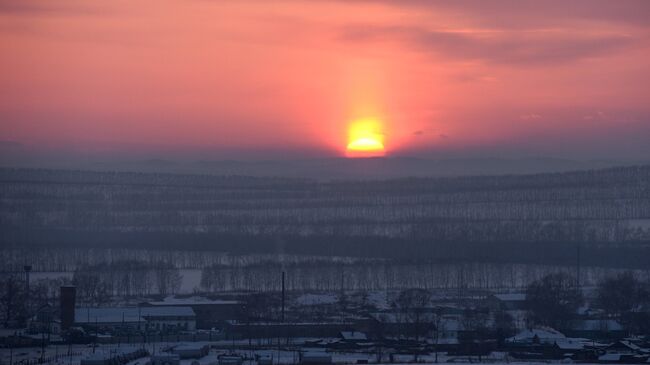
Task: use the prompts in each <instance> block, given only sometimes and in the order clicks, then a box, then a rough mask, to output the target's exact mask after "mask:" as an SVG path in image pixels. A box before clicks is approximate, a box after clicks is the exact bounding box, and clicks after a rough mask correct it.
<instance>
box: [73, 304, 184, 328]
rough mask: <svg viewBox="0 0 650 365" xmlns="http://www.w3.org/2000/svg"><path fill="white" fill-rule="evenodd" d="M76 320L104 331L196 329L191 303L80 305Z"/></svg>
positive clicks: (85, 325) (79, 324)
mask: <svg viewBox="0 0 650 365" xmlns="http://www.w3.org/2000/svg"><path fill="white" fill-rule="evenodd" d="M74 324H75V326H79V327H84V328H92V329H95V330H99V331H102V332H133V331H139V330H148V331H163V332H169V331H172V332H174V331H181V330H184V331H194V330H195V329H196V315H195V314H194V311H193V310H192V308H190V307H160V308H157V307H106V308H77V309H76V310H75V317H74Z"/></svg>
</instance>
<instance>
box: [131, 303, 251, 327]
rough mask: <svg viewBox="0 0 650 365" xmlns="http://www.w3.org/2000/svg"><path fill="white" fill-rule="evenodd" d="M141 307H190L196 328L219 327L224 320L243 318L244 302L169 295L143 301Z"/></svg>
mask: <svg viewBox="0 0 650 365" xmlns="http://www.w3.org/2000/svg"><path fill="white" fill-rule="evenodd" d="M140 306H141V307H143V308H145V307H179V306H180V307H190V308H192V310H193V311H194V313H195V314H196V325H197V327H196V328H200V329H210V328H213V327H219V326H220V325H221V324H222V323H223V322H224V321H228V320H238V319H243V318H244V317H243V307H244V306H243V303H242V302H240V301H237V300H221V299H209V298H205V297H198V296H192V297H187V298H182V297H174V296H169V297H166V298H164V299H163V300H159V301H152V302H146V303H142V304H141V305H140Z"/></svg>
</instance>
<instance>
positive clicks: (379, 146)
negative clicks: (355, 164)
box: [347, 119, 384, 157]
mask: <svg viewBox="0 0 650 365" xmlns="http://www.w3.org/2000/svg"><path fill="white" fill-rule="evenodd" d="M347 153H348V156H349V157H373V156H383V155H384V135H383V134H382V132H381V125H380V124H379V123H378V122H377V121H376V120H374V119H363V120H359V121H356V122H354V123H352V124H351V125H350V129H349V131H348V146H347Z"/></svg>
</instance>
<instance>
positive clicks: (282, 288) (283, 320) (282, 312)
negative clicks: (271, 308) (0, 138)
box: [281, 271, 285, 323]
mask: <svg viewBox="0 0 650 365" xmlns="http://www.w3.org/2000/svg"><path fill="white" fill-rule="evenodd" d="M284 276H285V274H284V271H283V272H282V317H281V318H282V323H284Z"/></svg>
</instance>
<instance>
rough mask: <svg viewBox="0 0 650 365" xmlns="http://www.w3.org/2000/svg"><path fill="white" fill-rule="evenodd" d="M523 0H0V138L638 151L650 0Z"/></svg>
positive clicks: (178, 147) (644, 134) (641, 148)
mask: <svg viewBox="0 0 650 365" xmlns="http://www.w3.org/2000/svg"><path fill="white" fill-rule="evenodd" d="M522 2H524V3H525V5H521V6H516V7H513V6H512V2H511V1H509V0H493V1H489V2H482V1H449V2H438V1H430V2H429V1H398V0H395V1H392V0H367V1H338V0H323V1H310V0H291V1H268V0H242V1H182V0H165V1H154V0H142V1H128V0H115V1H85V0H62V1H51V0H23V1H5V2H2V1H0V24H2V26H1V27H0V54H1V55H2V57H0V142H6V143H7V145H10V146H11V145H14V144H24V145H30V146H47V147H61V148H72V149H75V150H79V151H89V150H96V149H99V150H102V151H104V150H105V151H127V152H128V151H131V150H143V151H146V150H155V149H159V150H165V151H180V152H179V153H181V152H182V153H185V152H186V151H239V152H237V154H230V156H233V158H237V157H239V156H240V155H239V154H238V153H240V152H241V151H244V152H246V151H258V152H256V153H258V156H261V157H264V158H266V157H267V156H268V151H275V150H282V151H286V152H287V153H286V154H285V155H287V156H295V155H296V153H295V152H296V151H307V152H310V153H312V154H311V155H312V156H314V155H315V156H351V155H358V154H362V153H366V154H369V155H374V156H376V155H387V156H392V155H417V154H422V155H426V156H436V155H437V154H438V152H440V151H442V152H445V151H452V152H454V151H469V150H472V149H474V150H480V151H483V150H492V151H497V152H498V153H500V152H502V151H503V154H502V156H508V157H509V156H514V155H511V154H509V153H510V152H511V151H515V152H513V153H524V152H525V153H528V154H532V155H535V156H538V155H552V156H569V155H574V154H582V155H584V156H586V157H587V158H607V159H609V158H616V156H615V154H621V155H623V154H625V156H628V157H630V158H634V159H642V158H646V157H647V156H648V151H650V147H648V145H649V144H648V143H647V140H648V136H650V104H649V103H648V100H650V89H649V88H648V85H647V83H646V82H643V81H642V80H648V79H650V62H648V60H649V59H650V23H649V22H648V19H649V18H650V2H649V1H644V0H640V1H637V0H626V1H609V0H576V1H570V2H567V1H563V0H548V1H535V0H522ZM368 116H370V117H372V118H374V119H368V120H366V119H357V118H360V117H368ZM621 146H624V147H625V148H620V147H621ZM0 153H2V151H0ZM301 155H302V154H301ZM241 156H244V153H243V152H242V154H241ZM514 157H517V156H514Z"/></svg>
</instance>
